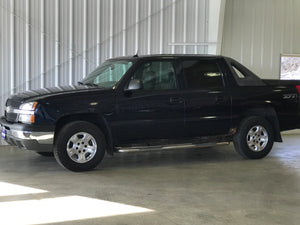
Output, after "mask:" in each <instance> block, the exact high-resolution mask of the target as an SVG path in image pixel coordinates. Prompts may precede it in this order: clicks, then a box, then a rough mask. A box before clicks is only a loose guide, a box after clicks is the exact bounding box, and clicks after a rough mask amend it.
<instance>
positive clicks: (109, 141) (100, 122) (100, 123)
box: [54, 113, 114, 155]
mask: <svg viewBox="0 0 300 225" xmlns="http://www.w3.org/2000/svg"><path fill="white" fill-rule="evenodd" d="M73 121H86V122H90V123H92V124H94V125H96V126H97V127H98V128H99V129H100V130H101V131H102V132H103V133H104V135H105V139H106V145H107V146H106V152H107V153H108V154H110V155H113V152H114V151H113V146H114V145H113V138H112V133H111V129H110V126H109V124H108V123H107V121H106V119H105V118H103V117H102V116H99V115H98V114H95V113H82V114H75V115H67V116H63V117H61V118H59V120H58V121H57V122H56V126H55V135H54V141H55V139H56V135H57V133H58V132H59V130H60V129H61V128H62V127H63V126H64V125H66V124H68V123H70V122H73Z"/></svg>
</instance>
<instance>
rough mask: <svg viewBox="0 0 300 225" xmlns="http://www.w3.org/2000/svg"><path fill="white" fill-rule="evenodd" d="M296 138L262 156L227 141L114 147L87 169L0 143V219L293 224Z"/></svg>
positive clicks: (298, 183) (299, 215) (299, 205)
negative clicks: (243, 152)
mask: <svg viewBox="0 0 300 225" xmlns="http://www.w3.org/2000/svg"><path fill="white" fill-rule="evenodd" d="M299 137H300V136H299V135H285V136H284V137H283V138H284V142H283V143H276V144H275V146H274V148H273V150H272V152H271V153H270V155H269V156H268V157H267V158H265V159H263V160H243V159H241V158H240V157H239V156H238V155H237V154H236V153H235V151H234V149H233V146H232V145H227V146H216V147H212V148H202V149H185V150H184V149H176V150H167V151H154V152H138V153H137V152H134V153H119V154H117V155H115V156H114V157H110V156H106V158H105V159H104V161H103V162H102V164H101V165H100V166H99V167H98V168H97V169H96V170H94V171H91V172H86V173H73V172H69V171H66V170H64V169H62V168H61V167H60V166H59V165H58V164H57V163H56V161H55V160H54V158H45V157H42V156H39V155H37V154H36V153H33V152H27V151H22V150H19V149H17V148H12V147H7V146H6V147H3V146H2V147H0V187H1V185H2V188H1V189H0V213H1V216H0V224H6V225H7V224H18V225H23V224H39V223H48V224H53V223H54V222H57V223H55V224H75V225H77V224H85V225H88V224H105V225H109V224H118V225H123V224H130V225H131V224H143V225H147V224H151V225H152V224H162V225H168V224H178V225H179V224H180V225H184V224H193V225H195V224H239V225H240V224H272V225H274V224H289V225H290V224H300V148H299V146H300V138H299ZM11 184H14V185H21V186H17V188H16V189H18V190H20V189H22V188H24V193H22V190H21V192H19V193H16V194H14V193H10V190H13V189H12V188H11V187H10V185H11ZM6 186H7V188H6V189H5V188H3V187H6ZM26 187H27V188H35V189H42V190H44V191H47V192H45V193H30V191H29V192H28V193H25V191H26ZM30 190H31V189H30ZM9 193H10V194H9ZM74 196H77V197H74ZM82 197H84V198H83V199H81V198H82ZM49 199H50V200H51V201H50V202H49V201H48V202H47V200H49ZM32 200H36V201H32ZM52 200H53V201H52ZM100 200H105V201H100ZM93 203H95V204H93ZM116 203H121V204H122V205H121V206H122V207H123V209H124V207H125V208H126V207H127V208H128V209H130V207H131V208H132V206H136V207H141V208H142V209H141V208H137V209H136V208H133V210H132V211H131V212H126V210H125V211H122V209H118V205H119V204H116ZM110 204H115V205H112V206H111V205H110ZM124 204H125V205H124ZM127 208H126V209H127ZM139 210H140V211H139ZM91 211H93V212H91ZM106 211H109V212H110V214H105V213H104V212H106ZM129 211H130V210H129ZM89 213H90V214H89ZM126 213H128V214H126ZM64 216H66V217H64ZM39 217H40V219H41V220H38V219H37V220H35V218H39ZM64 220H68V221H67V222H66V221H65V222H63V221H64Z"/></svg>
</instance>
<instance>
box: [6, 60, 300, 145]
mask: <svg viewBox="0 0 300 225" xmlns="http://www.w3.org/2000/svg"><path fill="white" fill-rule="evenodd" d="M127 58H128V59H129V58H130V60H132V61H133V62H134V64H133V66H132V67H131V68H130V69H129V70H128V71H127V73H126V74H125V75H124V76H123V78H122V79H121V80H120V81H119V82H118V83H117V85H116V86H114V88H112V89H103V88H97V87H88V86H69V87H56V88H48V89H43V90H37V91H30V92H25V93H21V94H17V95H14V96H11V97H10V98H9V99H8V101H7V105H12V106H13V107H15V108H17V107H19V106H20V105H21V104H22V103H24V102H29V101H38V107H37V109H36V122H35V124H33V125H24V124H21V123H17V122H11V123H8V121H7V118H2V122H1V123H5V124H6V126H9V124H11V126H13V125H14V124H18V126H21V127H23V128H20V129H26V128H28V127H35V126H36V127H38V126H42V127H48V128H49V129H48V131H55V132H56V134H57V132H59V129H60V127H61V126H63V125H64V124H65V123H67V122H69V121H72V120H87V121H91V122H93V123H95V124H97V125H98V126H99V127H100V128H101V129H102V130H103V132H104V133H105V134H106V138H107V139H109V141H108V144H109V146H110V147H111V148H113V147H114V146H119V145H122V144H128V143H135V142H137V141H140V140H150V139H176V140H178V139H192V138H196V137H199V136H212V135H214V136H215V135H218V136H232V135H233V133H234V132H232V131H233V130H234V129H236V128H237V127H238V125H239V123H240V121H241V120H242V119H243V118H244V117H246V116H249V115H261V116H264V117H265V118H267V119H268V120H269V121H270V123H271V124H272V125H273V127H274V129H275V131H276V132H277V135H275V136H276V138H275V139H276V141H281V137H280V134H279V132H280V131H281V130H286V129H295V128H299V127H300V126H299V125H300V106H299V105H300V104H299V101H300V100H299V94H298V92H297V90H296V85H299V84H300V81H294V82H286V81H276V82H273V81H270V80H259V82H261V83H259V84H258V85H253V86H243V87H241V86H239V85H237V83H236V81H235V79H234V71H233V70H232V69H231V68H230V62H232V61H233V60H232V59H229V58H226V57H222V56H184V55H158V56H143V57H134V58H132V57H127ZM183 58H185V59H186V58H193V59H195V58H196V59H206V60H213V61H216V62H217V63H218V66H219V68H220V70H221V72H222V77H223V84H224V85H223V88H216V89H213V88H210V89H201V90H187V89H185V88H184V86H183V78H182V69H181V59H183ZM123 59H124V58H123ZM125 59H126V57H125ZM113 60H116V59H113ZM149 60H150V61H151V60H152V61H153V60H169V61H172V62H173V64H174V68H175V72H176V80H177V81H176V82H177V88H176V89H174V90H154V91H153V90H152V91H146V90H132V91H128V90H127V91H125V89H126V84H127V83H128V82H129V78H130V76H131V75H132V74H133V72H134V71H135V70H136V68H137V67H138V66H139V65H140V64H141V63H143V62H145V61H149ZM245 71H246V73H247V71H248V70H246V69H245ZM248 72H249V73H250V71H248ZM285 94H296V95H297V98H292V99H284V95H285ZM5 121H6V122H5Z"/></svg>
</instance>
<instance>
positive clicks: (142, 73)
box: [131, 61, 176, 90]
mask: <svg viewBox="0 0 300 225" xmlns="http://www.w3.org/2000/svg"><path fill="white" fill-rule="evenodd" d="M131 79H136V80H140V81H141V83H142V85H143V89H144V90H168V89H176V79H175V71H174V67H173V63H172V62H170V61H153V62H146V63H144V64H142V65H141V66H140V67H139V68H138V69H137V71H136V72H135V73H134V75H133V77H132V78H131Z"/></svg>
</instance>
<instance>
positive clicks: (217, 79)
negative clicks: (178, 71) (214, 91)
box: [182, 60, 223, 89]
mask: <svg viewBox="0 0 300 225" xmlns="http://www.w3.org/2000/svg"><path fill="white" fill-rule="evenodd" d="M182 67H183V79H184V83H185V87H186V88H188V89H207V88H214V87H223V79H222V74H221V73H220V70H219V67H218V65H217V63H216V62H214V61H208V60H187V61H183V63H182Z"/></svg>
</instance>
